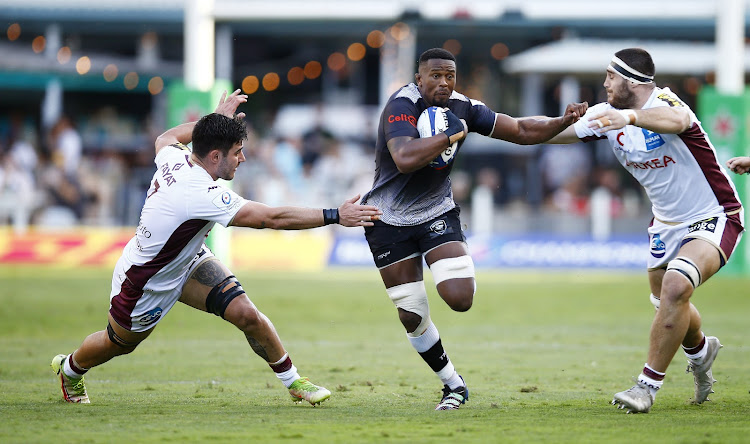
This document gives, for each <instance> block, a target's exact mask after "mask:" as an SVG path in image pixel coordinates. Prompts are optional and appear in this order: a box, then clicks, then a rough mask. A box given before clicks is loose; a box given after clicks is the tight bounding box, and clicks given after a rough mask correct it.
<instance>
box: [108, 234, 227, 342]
mask: <svg viewBox="0 0 750 444" xmlns="http://www.w3.org/2000/svg"><path fill="white" fill-rule="evenodd" d="M213 257H214V255H213V253H211V250H209V249H208V247H206V246H205V245H203V247H202V248H201V251H200V252H198V254H196V255H195V257H194V258H193V260H192V261H191V262H190V265H189V266H188V269H187V272H186V273H184V274H183V275H182V276H180V279H179V281H178V282H177V284H176V285H174V288H172V289H170V290H164V291H154V290H148V289H146V288H144V289H143V290H142V291H138V292H135V293H134V292H133V291H132V289H130V291H129V289H128V288H127V287H128V283H126V282H125V280H126V277H125V272H126V271H127V270H128V268H129V267H130V264H129V262H128V261H127V260H125V258H124V256H123V257H120V259H119V260H118V261H117V265H115V270H114V272H113V273H112V292H111V293H110V295H109V301H110V306H109V311H110V313H111V314H112V317H113V318H114V319H115V320H116V321H117V323H118V324H120V326H121V327H123V328H126V329H128V330H130V331H133V332H142V331H147V330H150V329H152V328H154V327H155V326H156V324H157V323H159V321H160V320H161V319H162V318H163V317H164V316H165V315H166V314H167V312H168V311H169V310H170V309H171V308H172V307H173V306H174V304H175V303H177V301H179V300H180V296H181V295H182V289H183V287H184V286H185V282H187V279H188V277H190V275H191V274H192V273H193V271H194V270H195V269H196V268H198V266H199V265H200V264H202V263H203V262H205V261H206V260H208V259H211V258H213ZM152 279H156V276H154V277H153V278H152ZM151 282H152V280H149V283H151ZM116 296H117V299H115V297H116ZM128 317H129V318H130V319H129V322H128ZM128 324H129V325H128Z"/></svg>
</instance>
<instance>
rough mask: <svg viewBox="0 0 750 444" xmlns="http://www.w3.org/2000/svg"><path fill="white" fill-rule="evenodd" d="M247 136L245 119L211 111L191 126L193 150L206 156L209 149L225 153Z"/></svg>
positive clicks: (198, 154) (201, 155)
mask: <svg viewBox="0 0 750 444" xmlns="http://www.w3.org/2000/svg"><path fill="white" fill-rule="evenodd" d="M246 137H247V126H245V121H244V120H242V119H240V118H239V117H236V116H235V117H234V118H233V119H231V118H229V117H227V116H224V115H221V114H217V113H211V114H206V115H205V116H203V117H201V119H200V120H199V121H198V123H196V124H195V127H194V128H193V152H194V153H195V155H196V156H198V157H201V158H202V157H206V155H207V154H208V153H209V151H211V150H221V151H222V152H223V153H224V154H225V155H226V154H227V153H229V150H230V149H231V148H232V147H233V146H234V145H235V144H237V143H239V142H242V141H243V140H245V138H246Z"/></svg>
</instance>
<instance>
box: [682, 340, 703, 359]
mask: <svg viewBox="0 0 750 444" xmlns="http://www.w3.org/2000/svg"><path fill="white" fill-rule="evenodd" d="M683 351H685V350H684V349H683ZM707 354H708V340H706V341H705V343H704V344H703V348H701V349H700V351H699V352H698V353H696V354H694V355H690V354H688V352H685V356H687V358H688V359H689V360H690V362H692V363H693V364H700V363H702V362H703V358H705V357H706V355H707Z"/></svg>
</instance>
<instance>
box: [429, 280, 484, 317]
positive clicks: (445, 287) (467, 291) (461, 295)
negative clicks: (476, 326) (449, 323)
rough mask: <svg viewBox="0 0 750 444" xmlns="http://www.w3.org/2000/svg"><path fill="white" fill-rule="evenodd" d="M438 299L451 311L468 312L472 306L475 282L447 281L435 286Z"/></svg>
mask: <svg viewBox="0 0 750 444" xmlns="http://www.w3.org/2000/svg"><path fill="white" fill-rule="evenodd" d="M437 288H438V293H440V297H441V298H443V300H444V301H445V303H446V304H448V306H449V307H450V308H451V309H452V310H453V311H459V312H463V311H468V310H469V309H470V308H471V306H472V305H473V304H474V293H476V288H477V286H476V281H475V280H474V279H469V278H463V279H448V280H445V281H443V282H441V283H440V284H438V286H437Z"/></svg>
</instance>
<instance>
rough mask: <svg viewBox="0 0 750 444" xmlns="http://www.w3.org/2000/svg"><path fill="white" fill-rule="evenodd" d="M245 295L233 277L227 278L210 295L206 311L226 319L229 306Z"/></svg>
mask: <svg viewBox="0 0 750 444" xmlns="http://www.w3.org/2000/svg"><path fill="white" fill-rule="evenodd" d="M244 294H245V290H244V289H243V288H242V285H240V282H239V281H238V280H237V278H236V277H234V276H233V275H230V276H227V277H226V278H224V280H223V281H221V282H220V283H219V284H217V285H215V286H214V288H212V289H211V291H210V292H209V293H208V296H207V297H206V311H207V312H209V313H213V314H215V315H216V316H220V317H221V318H222V319H223V318H224V313H225V312H226V311H227V307H228V306H229V304H230V303H231V302H232V301H233V300H234V299H235V298H236V297H238V296H242V295H244Z"/></svg>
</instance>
